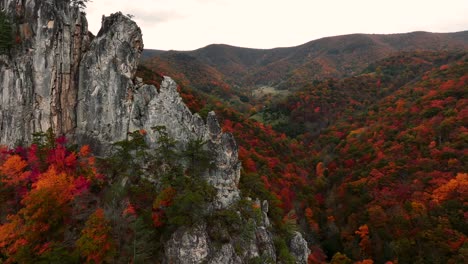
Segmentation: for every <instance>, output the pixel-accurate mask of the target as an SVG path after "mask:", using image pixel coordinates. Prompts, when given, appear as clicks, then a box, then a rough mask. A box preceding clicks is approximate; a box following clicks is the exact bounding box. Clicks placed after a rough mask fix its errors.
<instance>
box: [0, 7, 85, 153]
mask: <svg viewBox="0 0 468 264" xmlns="http://www.w3.org/2000/svg"><path fill="white" fill-rule="evenodd" d="M0 9H4V10H5V11H6V12H7V14H8V15H9V16H10V17H12V18H13V17H14V18H15V21H16V22H17V26H16V27H15V28H14V31H15V35H16V36H17V37H16V45H15V48H14V49H13V50H12V51H11V56H6V55H5V56H1V57H0V84H1V87H0V102H1V104H0V112H1V114H0V144H4V145H9V146H12V145H14V144H15V143H18V142H26V143H27V142H30V141H31V138H32V134H33V133H34V132H39V131H45V130H47V129H48V128H50V127H51V128H53V129H54V131H55V132H56V133H57V134H65V133H70V132H72V131H73V130H74V127H75V120H76V113H75V107H76V102H77V100H76V96H77V87H78V80H77V78H76V76H77V73H78V69H79V65H80V60H81V57H82V54H83V52H84V51H85V50H86V48H87V46H88V45H89V35H88V26H87V22H86V18H85V17H84V16H83V14H82V13H81V12H80V11H79V9H78V8H76V7H71V6H70V5H68V4H66V3H64V1H58V0H57V1H31V0H29V1H14V0H4V1H2V2H0Z"/></svg>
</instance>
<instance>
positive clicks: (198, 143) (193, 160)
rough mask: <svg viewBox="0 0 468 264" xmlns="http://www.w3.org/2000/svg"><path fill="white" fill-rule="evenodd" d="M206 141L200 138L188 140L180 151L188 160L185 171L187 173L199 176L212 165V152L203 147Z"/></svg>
mask: <svg viewBox="0 0 468 264" xmlns="http://www.w3.org/2000/svg"><path fill="white" fill-rule="evenodd" d="M205 145H206V142H205V141H203V140H202V139H195V140H190V141H189V142H188V144H187V146H186V148H185V150H184V151H183V152H182V155H183V156H184V157H185V158H186V159H187V160H188V167H187V171H188V173H189V175H191V176H195V177H200V176H202V173H203V172H205V171H206V170H208V169H211V168H213V166H214V157H213V153H212V152H211V151H210V150H207V149H206V148H205Z"/></svg>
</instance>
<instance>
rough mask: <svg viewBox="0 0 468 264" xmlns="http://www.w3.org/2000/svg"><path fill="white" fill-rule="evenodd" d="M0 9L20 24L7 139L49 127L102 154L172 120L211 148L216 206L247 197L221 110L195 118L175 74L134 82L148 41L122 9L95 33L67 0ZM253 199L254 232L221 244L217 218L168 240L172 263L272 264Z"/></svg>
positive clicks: (1, 140)
mask: <svg viewBox="0 0 468 264" xmlns="http://www.w3.org/2000/svg"><path fill="white" fill-rule="evenodd" d="M0 8H1V9H2V10H5V11H6V13H7V14H8V16H9V17H11V19H12V21H13V22H14V33H15V36H16V44H15V46H14V48H13V49H12V50H11V52H10V54H8V55H2V56H1V57H0V84H1V87H0V101H1V104H0V144H4V145H10V146H12V145H14V144H16V143H19V142H24V143H30V142H31V140H32V134H33V133H35V132H44V131H46V130H47V129H49V128H52V130H53V131H54V132H55V133H56V134H59V135H60V134H63V135H66V136H68V137H69V138H70V139H71V140H72V141H75V142H76V143H80V144H90V145H91V146H93V148H94V149H95V150H96V151H98V152H99V153H101V154H105V153H106V152H107V150H108V148H109V146H110V145H111V143H113V142H116V141H120V140H123V139H126V137H127V136H128V133H129V132H132V131H135V130H140V129H144V130H146V131H148V133H149V134H148V138H149V140H150V141H151V142H150V144H153V145H155V144H156V143H155V142H156V134H152V132H151V131H152V130H151V128H152V127H154V126H165V127H166V129H167V132H168V133H169V134H170V135H171V136H172V137H173V138H174V139H176V140H177V141H178V142H180V143H179V144H181V145H184V144H186V143H187V142H189V141H190V140H193V139H202V140H203V141H206V142H207V145H206V146H207V148H210V149H211V150H213V152H214V154H215V155H214V157H215V166H214V168H213V169H210V170H209V171H207V172H206V173H205V175H204V177H205V179H206V180H207V181H208V182H209V183H210V184H211V185H212V186H213V187H214V188H215V189H216V191H217V194H216V198H215V201H214V202H213V206H212V207H213V208H211V209H210V210H212V211H213V212H216V211H218V210H224V209H229V208H232V207H233V206H234V205H235V204H236V203H237V202H238V201H239V200H240V198H241V194H240V191H239V189H238V187H237V186H238V183H239V178H240V168H241V166H240V162H239V160H238V152H237V151H238V150H237V144H236V142H235V140H234V138H233V136H232V135H231V134H229V133H223V132H222V131H221V128H220V126H219V124H218V121H217V119H216V117H215V115H214V113H210V114H209V115H208V118H207V120H206V122H204V120H203V119H202V118H200V116H199V115H197V114H194V115H193V114H192V113H191V112H190V111H189V109H188V108H187V107H186V106H185V104H184V103H183V102H182V99H181V97H180V96H179V94H178V92H177V85H176V83H175V82H174V81H173V80H172V79H170V78H169V77H165V79H164V80H163V82H162V84H161V87H160V89H159V90H158V89H156V87H154V86H151V85H146V84H143V83H142V82H141V81H140V80H136V79H135V73H136V69H137V65H138V63H139V59H140V54H141V52H142V50H143V41H142V34H141V31H140V29H139V27H138V26H137V25H136V24H135V23H134V22H133V21H131V20H130V19H129V18H128V17H126V16H124V15H122V14H121V13H117V14H113V15H111V16H109V17H104V18H103V20H102V28H101V30H100V31H99V33H98V34H97V36H96V37H93V36H92V35H91V34H90V33H88V30H87V22H86V18H85V17H84V14H83V13H82V12H80V10H79V8H78V7H76V6H73V5H71V4H70V1H63V0H46V1H34V0H22V1H20V0H3V1H2V2H0ZM256 203H257V204H258V207H259V208H262V210H261V214H260V216H259V217H257V218H256V219H246V221H248V223H250V225H249V226H250V231H251V232H250V233H249V234H250V236H248V238H247V239H246V238H245V236H243V237H242V236H241V235H240V234H239V235H235V234H231V235H227V238H225V239H224V240H223V241H224V242H223V243H221V244H219V243H214V241H213V239H212V237H213V236H212V235H210V234H212V233H213V232H217V233H223V232H224V231H223V230H216V224H215V225H214V226H213V225H208V224H207V223H203V224H201V225H198V226H197V227H196V228H180V229H179V230H177V231H176V232H175V233H174V234H173V235H172V236H171V238H170V239H169V241H168V242H167V243H166V246H165V261H166V262H167V263H201V262H208V263H243V262H247V261H248V260H249V259H254V258H260V257H261V258H262V259H264V260H270V261H271V262H274V261H275V260H276V252H275V246H274V243H273V236H272V233H271V231H272V230H271V229H272V227H271V225H270V224H269V220H268V217H267V213H268V205H267V203H263V204H262V205H260V202H259V201H258V202H256ZM243 228H244V227H241V228H240V229H239V230H242V229H243ZM218 229H219V228H218ZM235 245H238V246H235ZM291 248H292V249H294V252H293V255H294V256H295V257H296V260H297V262H298V263H306V258H307V254H308V249H307V243H306V242H305V240H304V239H303V238H302V236H300V234H297V235H296V236H295V237H294V239H293V241H292V243H291Z"/></svg>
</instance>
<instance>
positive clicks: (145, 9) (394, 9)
mask: <svg viewBox="0 0 468 264" xmlns="http://www.w3.org/2000/svg"><path fill="white" fill-rule="evenodd" d="M116 11H122V12H123V13H124V14H128V13H129V14H132V15H135V20H136V22H137V23H138V24H139V25H140V26H141V27H142V31H143V35H144V36H143V37H144V41H145V47H147V48H153V49H178V50H189V49H195V48H200V47H203V46H206V45H208V44H211V43H226V44H231V45H236V46H245V47H253V48H272V47H278V46H294V45H299V44H302V43H305V42H308V41H310V40H313V39H316V38H320V37H326V36H333V35H340V34H350V33H399V32H409V31H417V30H424V31H433V32H434V31H435V32H448V31H461V30H467V29H468V16H467V15H466V14H468V1H466V0H445V1H440V0H393V1H378V0H353V1H350V0H327V1H324V0H320V1H318V0H287V1H285V0H134V1H128V0H94V1H93V2H91V3H89V4H88V9H87V12H88V20H89V21H90V28H91V30H92V31H93V32H97V31H98V27H99V26H100V20H101V16H102V14H106V15H109V14H110V13H113V12H116Z"/></svg>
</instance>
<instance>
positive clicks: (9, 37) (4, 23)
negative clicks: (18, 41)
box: [0, 11, 13, 54]
mask: <svg viewBox="0 0 468 264" xmlns="http://www.w3.org/2000/svg"><path fill="white" fill-rule="evenodd" d="M12 47H13V32H12V24H11V20H10V19H9V18H8V16H7V14H6V13H5V12H3V11H0V54H7V53H8V52H9V51H10V49H11V48H12Z"/></svg>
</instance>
